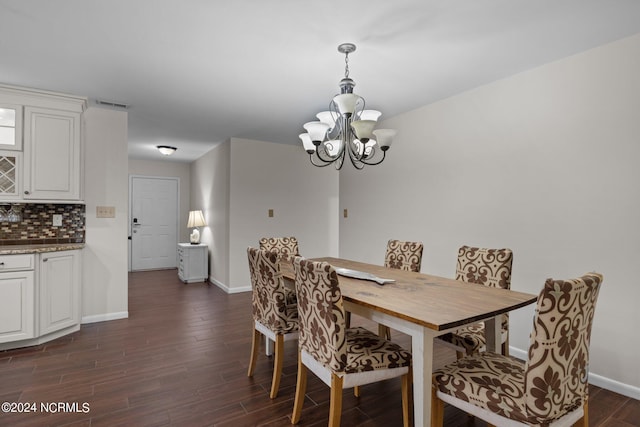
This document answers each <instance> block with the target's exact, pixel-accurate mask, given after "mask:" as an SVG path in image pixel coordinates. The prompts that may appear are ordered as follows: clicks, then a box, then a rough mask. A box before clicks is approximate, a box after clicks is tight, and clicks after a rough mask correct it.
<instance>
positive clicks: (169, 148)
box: [156, 145, 177, 156]
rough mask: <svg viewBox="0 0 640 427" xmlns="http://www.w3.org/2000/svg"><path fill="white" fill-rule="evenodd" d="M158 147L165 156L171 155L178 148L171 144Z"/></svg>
mask: <svg viewBox="0 0 640 427" xmlns="http://www.w3.org/2000/svg"><path fill="white" fill-rule="evenodd" d="M156 148H157V149H158V151H159V152H160V153H161V154H162V155H163V156H170V155H172V154H173V153H175V152H176V150H177V148H176V147H172V146H170V145H158V146H156Z"/></svg>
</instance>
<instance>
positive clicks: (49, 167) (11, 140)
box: [0, 84, 87, 202]
mask: <svg viewBox="0 0 640 427" xmlns="http://www.w3.org/2000/svg"><path fill="white" fill-rule="evenodd" d="M86 107H87V99H86V98H82V97H77V96H73V95H65V94H61V93H55V92H47V91H42V90H36V89H28V88H18V87H14V86H8V85H3V84H0V150H2V151H1V154H0V202H3V201H9V202H16V201H27V202H35V201H54V202H55V201H68V200H72V201H81V200H82V197H83V195H82V182H83V157H82V123H81V122H82V113H83V112H84V110H85V109H86ZM11 152H14V153H16V154H15V155H12V154H11ZM3 174H4V175H3ZM14 182H15V183H17V185H14V184H13V183H14ZM3 187H6V188H8V190H3Z"/></svg>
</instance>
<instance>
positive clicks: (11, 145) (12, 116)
mask: <svg viewBox="0 0 640 427" xmlns="http://www.w3.org/2000/svg"><path fill="white" fill-rule="evenodd" d="M0 150H15V151H21V150H22V106H20V105H12V104H1V103H0Z"/></svg>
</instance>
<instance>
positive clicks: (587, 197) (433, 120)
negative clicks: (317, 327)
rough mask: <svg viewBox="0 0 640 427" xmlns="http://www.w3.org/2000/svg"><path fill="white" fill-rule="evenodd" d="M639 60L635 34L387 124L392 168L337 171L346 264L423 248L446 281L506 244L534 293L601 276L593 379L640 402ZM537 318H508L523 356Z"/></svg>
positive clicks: (426, 262)
mask: <svg viewBox="0 0 640 427" xmlns="http://www.w3.org/2000/svg"><path fill="white" fill-rule="evenodd" d="M638 52H640V35H636V36H634V37H631V38H628V39H624V40H621V41H618V42H616V43H613V44H610V45H607V46H603V47H600V48H597V49H593V50H591V51H587V52H585V53H582V54H579V55H576V56H572V57H569V58H566V59H563V60H561V61H558V62H555V63H551V64H548V65H545V66H543V67H540V68H537V69H534V70H531V71H529V72H525V73H521V74H518V75H516V76H513V77H511V78H508V79H505V80H501V81H498V82H495V83H492V84H489V85H486V86H483V87H480V88H477V89H475V90H472V91H469V92H466V93H463V94H460V95H458V96H455V97H452V98H449V99H446V100H443V101H441V102H437V103H434V104H431V105H428V106H425V107H423V108H420V109H418V110H415V111H411V112H408V113H406V114H402V115H400V116H397V117H394V118H392V119H389V120H387V121H386V122H385V123H384V127H391V128H396V129H398V130H399V132H398V137H397V140H396V141H395V143H394V146H392V147H391V150H390V152H389V155H388V158H387V160H386V161H385V162H384V163H383V164H382V165H379V166H375V167H372V168H368V169H366V170H364V171H361V172H357V171H354V170H353V168H349V167H345V168H344V170H343V172H342V173H341V176H340V211H342V209H344V208H348V209H349V218H346V219H344V218H341V219H340V256H341V257H343V258H352V259H356V260H362V261H368V262H372V263H381V262H382V260H383V257H384V247H385V244H386V240H387V239H389V238H398V239H407V240H421V241H423V242H424V244H425V251H424V258H423V264H422V271H423V272H429V273H433V274H436V275H441V276H449V277H451V276H452V275H453V274H454V269H455V258H456V253H457V252H456V251H457V248H458V247H459V246H460V245H463V244H469V245H477V246H485V247H496V248H498V247H509V248H511V249H512V250H513V251H514V264H513V279H512V288H513V289H516V290H519V291H525V292H530V293H535V294H537V293H538V292H539V291H540V289H541V287H542V285H543V283H544V280H545V278H547V277H553V278H572V277H576V276H579V275H581V274H583V273H585V272H588V271H594V270H595V271H598V272H601V273H603V274H604V278H605V281H604V284H603V286H602V290H601V293H600V299H599V301H598V306H597V309H596V315H595V321H594V326H593V332H592V342H591V360H590V362H591V374H592V375H591V378H590V380H591V381H592V382H593V383H594V384H597V385H601V386H604V387H606V388H609V389H612V390H615V391H618V392H621V393H624V394H626V395H629V396H632V397H635V398H640V370H638V369H637V361H638V355H639V354H640V341H639V340H637V339H635V338H637V337H638V332H637V325H638V324H640V314H639V313H640V310H638V308H637V305H638V301H640V286H638V284H637V283H636V279H635V276H636V266H637V263H638V260H639V259H640V244H639V242H640V226H639V225H638V219H639V218H640V197H638V195H639V194H640V193H639V187H638V185H639V183H640V169H639V168H638V165H637V164H638V159H640V141H639V138H640V79H639V78H638V76H640V55H639V54H638ZM232 196H233V193H232ZM532 315H533V307H532V306H531V307H527V308H525V309H521V310H518V311H517V312H515V313H514V314H513V315H512V317H511V319H512V322H511V345H512V346H513V347H515V350H516V353H518V351H517V350H518V349H519V350H521V352H519V353H518V354H516V355H518V356H521V357H525V358H526V353H525V351H526V349H527V348H528V343H529V332H530V331H531V321H532Z"/></svg>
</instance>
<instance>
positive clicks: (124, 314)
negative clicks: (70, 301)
mask: <svg viewBox="0 0 640 427" xmlns="http://www.w3.org/2000/svg"><path fill="white" fill-rule="evenodd" d="M128 317H129V312H128V311H121V312H118V313H105V314H93V315H91V316H83V317H82V320H81V321H80V323H81V324H83V325H85V324H87V323H96V322H106V321H109V320H117V319H126V318H128Z"/></svg>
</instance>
